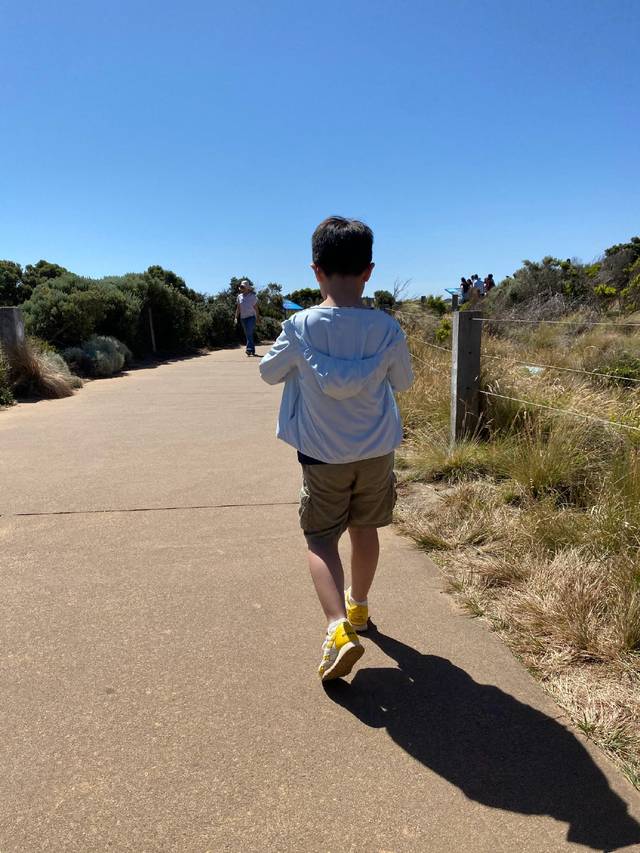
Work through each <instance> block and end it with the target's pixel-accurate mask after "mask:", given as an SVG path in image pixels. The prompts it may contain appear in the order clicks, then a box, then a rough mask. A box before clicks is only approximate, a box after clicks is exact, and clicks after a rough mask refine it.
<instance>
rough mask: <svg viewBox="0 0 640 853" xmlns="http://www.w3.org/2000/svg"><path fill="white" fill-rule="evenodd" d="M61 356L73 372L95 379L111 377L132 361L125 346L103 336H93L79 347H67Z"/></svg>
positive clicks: (114, 339) (129, 352)
mask: <svg viewBox="0 0 640 853" xmlns="http://www.w3.org/2000/svg"><path fill="white" fill-rule="evenodd" d="M63 356H64V359H65V361H66V363H67V364H68V365H69V366H70V367H72V369H73V370H75V371H77V372H78V373H81V374H82V375H83V376H95V377H106V376H113V375H114V374H115V373H119V372H120V371H121V370H122V368H123V367H124V366H125V365H128V364H130V363H131V360H132V355H131V351H130V350H129V348H128V347H127V346H125V344H123V343H122V342H121V341H118V340H116V338H112V337H107V336H105V335H94V336H93V337H91V338H89V340H88V341H85V342H84V343H83V344H82V346H81V347H68V348H67V349H66V350H65V351H64V353H63Z"/></svg>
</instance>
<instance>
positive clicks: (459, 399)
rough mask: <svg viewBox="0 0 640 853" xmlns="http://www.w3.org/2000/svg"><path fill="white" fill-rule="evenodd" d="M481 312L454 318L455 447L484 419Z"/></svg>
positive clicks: (460, 314)
mask: <svg viewBox="0 0 640 853" xmlns="http://www.w3.org/2000/svg"><path fill="white" fill-rule="evenodd" d="M481 317H482V312H481V311H456V312H455V313H454V314H453V333H452V342H451V434H450V437H451V444H455V442H456V441H457V440H458V439H460V438H464V437H465V436H469V435H472V434H473V432H474V430H475V429H476V428H477V426H478V421H479V418H480V394H479V393H478V392H479V390H480V342H481V339H482V323H480V322H478V321H479V320H480V319H481Z"/></svg>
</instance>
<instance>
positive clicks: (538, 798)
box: [0, 351, 640, 853]
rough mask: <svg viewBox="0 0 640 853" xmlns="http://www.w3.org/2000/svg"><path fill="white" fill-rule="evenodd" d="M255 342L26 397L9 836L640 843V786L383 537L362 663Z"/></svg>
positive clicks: (6, 781)
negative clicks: (348, 675) (69, 393)
mask: <svg viewBox="0 0 640 853" xmlns="http://www.w3.org/2000/svg"><path fill="white" fill-rule="evenodd" d="M278 398H279V390H278V389H272V388H268V387H267V386H265V385H263V384H262V383H261V382H260V381H259V378H258V375H257V362H255V361H248V360H246V359H245V358H244V356H243V355H242V353H241V352H240V351H233V352H219V353H213V354H211V355H209V356H206V357H203V358H197V359H192V360H185V361H179V362H175V363H172V364H167V365H163V366H160V367H157V368H155V369H149V370H141V371H136V372H133V373H131V374H130V375H129V376H127V377H122V378H118V379H112V380H104V381H101V382H94V383H91V384H89V385H88V386H87V387H85V388H84V389H83V390H82V391H81V392H80V393H78V394H77V395H76V396H75V397H73V398H71V399H68V400H59V401H51V402H41V403H37V404H25V405H21V406H19V407H17V408H15V409H13V410H9V411H4V412H0V513H1V517H0V644H1V652H0V697H1V698H0V702H1V706H0V707H1V714H0V851H2V853H13V851H43V850H46V851H54V853H66V851H78V853H90V852H91V851H107V850H109V851H135V853H145V852H148V853H155V851H180V853H182V851H187V852H188V853H191V851H193V853H204V851H212V853H218V852H219V851H243V853H244V852H245V851H260V853H264V851H296V853H299V851H302V852H303V853H305V852H306V851H314V853H315V851H318V853H334V851H335V853H347V851H354V853H361V851H364V852H365V853H370V851H371V853H401V851H429V853H440V851H442V853H450V851H456V853H457V851H468V850H470V851H487V853H489V851H508V852H509V853H512V851H518V853H528V851H535V853H541V851H564V850H617V849H622V848H625V849H628V850H640V823H639V822H638V821H640V796H639V795H638V793H637V792H635V791H634V790H633V789H632V788H631V786H630V785H629V784H628V783H627V782H626V781H625V780H624V778H623V777H622V776H621V775H620V774H619V773H618V772H617V771H616V770H615V769H614V768H613V767H612V766H611V765H610V764H609V763H608V762H607V761H606V760H605V759H604V758H603V757H602V756H601V755H600V754H598V753H597V752H596V751H595V750H593V749H592V748H591V747H590V745H589V744H587V743H586V742H585V741H584V740H582V739H581V738H580V737H578V736H577V735H575V734H574V733H572V732H570V731H568V730H567V729H566V728H565V726H564V724H563V722H562V719H561V716H560V714H559V711H558V709H557V708H556V707H555V706H554V705H553V704H552V703H551V702H550V701H549V700H547V699H546V698H545V697H544V696H543V694H542V693H541V692H540V690H539V689H538V688H537V686H536V685H535V684H534V683H533V682H532V681H531V679H530V678H529V676H528V675H527V673H526V672H524V671H523V670H522V669H521V667H520V666H519V665H518V664H517V663H516V661H515V660H514V659H513V657H512V656H511V655H510V653H509V652H508V651H507V650H506V649H505V648H504V647H503V646H502V645H501V644H500V643H499V642H498V641H497V639H496V638H495V637H494V636H492V635H491V634H490V633H489V632H488V631H487V630H486V629H485V627H483V626H482V625H480V624H479V623H476V622H474V621H472V620H469V619H468V618H466V617H464V616H462V615H460V614H459V613H458V612H457V611H456V609H455V607H454V606H453V604H452V603H451V600H450V599H449V598H448V597H447V596H446V595H443V594H442V593H441V592H440V581H439V578H438V574H437V571H436V569H435V568H434V567H433V565H432V564H431V563H430V562H429V561H428V560H427V559H426V558H425V557H424V555H422V554H420V553H419V552H417V551H415V550H413V549H412V548H411V546H410V544H409V543H408V542H407V541H406V540H404V539H402V538H401V537H399V536H397V535H396V534H394V533H393V532H391V531H385V534H384V551H383V559H382V563H381V569H380V574H379V577H378V580H377V582H376V586H375V588H374V591H375V594H374V596H373V599H372V602H373V607H374V610H373V615H374V621H376V622H377V625H378V631H376V632H374V633H373V634H372V635H371V637H370V639H367V640H365V643H366V655H365V657H364V658H363V659H362V661H361V662H360V667H359V670H358V671H357V672H356V674H355V675H354V677H353V678H352V679H351V680H350V683H347V682H340V683H336V684H334V685H333V686H332V688H331V689H329V690H327V692H325V691H324V690H323V689H322V686H321V685H320V684H319V682H318V680H317V677H316V675H315V667H316V664H317V662H318V656H319V651H320V643H321V640H322V632H323V627H324V626H323V622H322V619H321V615H320V610H319V607H318V605H317V604H316V602H315V598H314V593H313V591H312V587H311V582H310V580H309V579H308V577H307V575H306V570H305V566H304V546H303V541H302V538H301V536H300V534H299V531H298V527H297V514H296V506H295V501H296V494H297V489H298V471H297V468H296V463H295V460H294V456H293V453H292V451H291V450H290V449H288V448H287V447H286V446H284V445H282V444H281V443H279V442H276V440H275V439H274V438H273V431H274V422H275V416H276V410H277V403H278Z"/></svg>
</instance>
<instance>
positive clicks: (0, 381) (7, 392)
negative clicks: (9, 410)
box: [0, 348, 14, 407]
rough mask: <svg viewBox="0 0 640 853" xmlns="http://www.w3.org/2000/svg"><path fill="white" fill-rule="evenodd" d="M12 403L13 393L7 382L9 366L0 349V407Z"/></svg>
mask: <svg viewBox="0 0 640 853" xmlns="http://www.w3.org/2000/svg"><path fill="white" fill-rule="evenodd" d="M13 403H14V399H13V393H12V392H11V384H10V382H9V364H8V363H7V360H6V358H5V356H4V353H3V352H2V349H1V348H0V407H2V406H11V405H13Z"/></svg>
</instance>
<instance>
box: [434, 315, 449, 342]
mask: <svg viewBox="0 0 640 853" xmlns="http://www.w3.org/2000/svg"><path fill="white" fill-rule="evenodd" d="M435 338H436V340H437V341H438V343H440V344H444V343H447V342H448V341H449V340H450V338H451V318H450V317H443V318H442V320H440V325H439V326H438V328H437V329H436V334H435Z"/></svg>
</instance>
